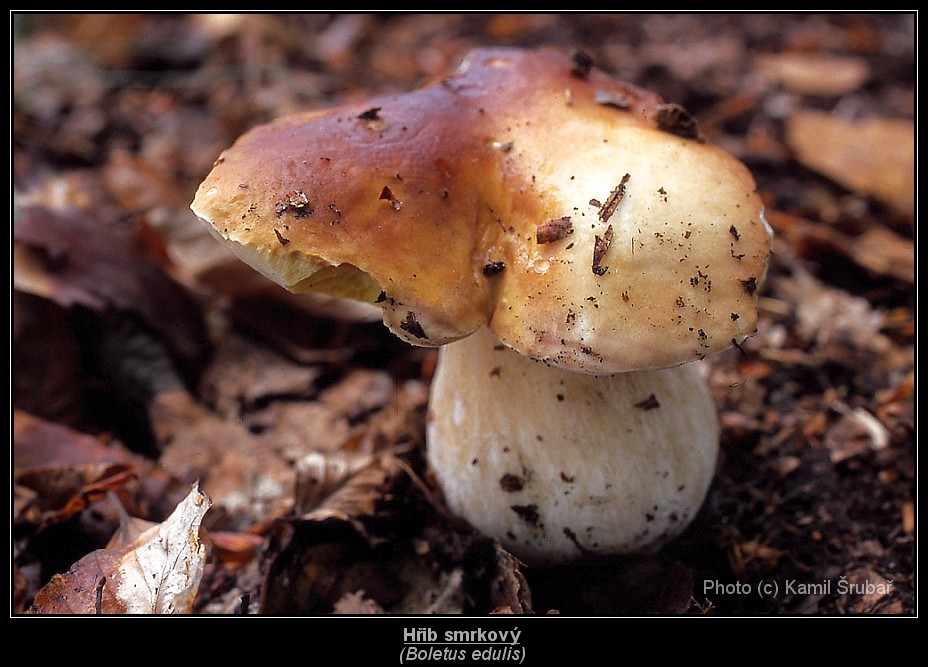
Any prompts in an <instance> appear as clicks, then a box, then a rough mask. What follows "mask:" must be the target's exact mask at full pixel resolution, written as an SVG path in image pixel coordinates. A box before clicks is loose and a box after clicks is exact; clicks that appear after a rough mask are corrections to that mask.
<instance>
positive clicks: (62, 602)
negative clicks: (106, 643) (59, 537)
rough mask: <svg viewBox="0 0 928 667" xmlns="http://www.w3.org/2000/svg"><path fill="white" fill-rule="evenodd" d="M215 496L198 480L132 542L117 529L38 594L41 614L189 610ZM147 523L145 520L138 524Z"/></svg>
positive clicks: (36, 606) (36, 609)
mask: <svg viewBox="0 0 928 667" xmlns="http://www.w3.org/2000/svg"><path fill="white" fill-rule="evenodd" d="M208 509H209V499H208V498H206V496H204V495H203V494H202V493H200V491H199V489H198V488H197V486H196V485H194V487H193V488H192V489H191V491H190V493H189V494H188V495H187V497H186V498H185V499H184V500H183V501H182V502H181V503H180V504H179V505H178V506H177V508H176V509H175V510H174V512H173V513H172V514H171V516H169V517H168V518H167V520H165V521H164V522H163V523H161V524H154V525H152V526H151V527H150V528H148V529H147V530H145V531H144V532H142V533H141V535H139V537H138V538H137V539H136V540H134V541H133V542H131V543H130V544H126V543H125V542H124V540H123V539H122V537H121V534H117V535H114V537H113V539H112V540H111V541H110V544H109V545H108V546H107V547H106V548H105V549H98V550H96V551H92V552H90V553H89V554H87V555H86V556H84V557H83V558H81V559H80V560H79V561H77V562H76V563H74V565H72V566H71V568H70V569H69V570H68V571H67V572H66V573H64V574H56V575H54V576H53V577H52V578H51V580H50V581H49V582H48V583H47V584H46V585H45V586H44V587H43V588H42V589H41V590H40V591H39V592H38V593H37V594H36V596H35V601H34V603H33V606H32V609H31V611H32V612H33V613H37V614H183V613H190V612H191V611H192V610H193V600H194V598H195V597H196V594H197V590H198V588H199V585H200V579H201V578H202V576H203V567H204V564H205V560H206V550H207V545H206V544H205V543H204V542H203V541H202V540H201V539H200V536H199V529H200V522H201V521H202V519H203V515H204V514H205V513H206V510H208ZM135 525H140V526H141V525H143V524H138V523H137V524H135Z"/></svg>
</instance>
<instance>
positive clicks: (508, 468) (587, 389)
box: [192, 48, 771, 564]
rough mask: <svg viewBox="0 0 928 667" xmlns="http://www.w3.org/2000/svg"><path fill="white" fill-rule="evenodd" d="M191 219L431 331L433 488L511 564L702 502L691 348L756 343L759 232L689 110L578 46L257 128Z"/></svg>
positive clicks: (223, 165) (267, 270)
mask: <svg viewBox="0 0 928 667" xmlns="http://www.w3.org/2000/svg"><path fill="white" fill-rule="evenodd" d="M192 209H193V210H194V212H195V213H196V214H197V215H198V216H199V217H200V218H201V219H202V220H203V221H205V222H206V223H207V224H208V225H209V227H210V229H211V230H212V231H213V233H214V234H215V235H216V237H217V238H218V239H219V240H220V241H222V242H223V243H224V244H225V245H227V246H228V247H229V248H231V249H232V250H233V251H234V252H235V253H236V254H237V255H238V256H239V257H241V258H242V259H243V260H244V261H246V262H248V263H249V264H250V265H251V266H253V267H254V268H255V269H257V270H258V271H260V272H261V273H263V274H265V275H266V276H268V277H270V278H271V279H273V280H274V281H276V282H277V283H279V284H281V285H283V286H284V287H286V288H287V289H290V290H291V291H295V292H300V291H322V292H327V293H329V294H333V295H336V296H343V297H350V298H354V299H359V300H362V301H368V302H371V303H376V304H379V305H380V306H381V307H382V309H383V316H384V322H385V324H386V325H387V326H388V327H389V328H390V329H391V330H392V331H393V332H394V333H396V334H397V335H398V336H399V337H400V338H402V339H404V340H406V341H408V342H410V343H411V344H413V345H422V346H441V349H440V352H439V361H438V366H437V368H436V372H435V376H434V379H433V384H432V388H431V397H430V404H429V415H428V425H427V426H428V428H427V449H428V461H429V463H430V466H431V468H432V470H433V472H434V477H435V480H436V481H437V483H438V484H439V485H440V486H441V489H442V491H443V493H444V498H445V500H446V502H447V504H448V507H449V508H450V509H451V510H452V511H453V512H455V513H456V514H458V515H459V516H461V517H462V518H464V519H466V520H467V521H469V522H470V523H471V524H472V525H473V526H474V527H475V528H476V529H478V530H480V531H483V532H485V533H487V534H489V535H492V536H493V537H496V538H498V539H499V540H500V542H501V543H502V544H503V545H504V546H505V547H506V548H508V549H509V550H511V551H512V552H513V553H514V554H515V555H517V556H518V557H520V558H521V559H523V560H524V561H526V562H528V563H539V564H548V563H556V562H563V561H568V560H572V559H576V558H580V557H584V556H587V555H593V554H608V555H617V554H630V553H638V552H647V551H653V550H655V549H657V548H659V547H660V546H661V545H663V544H665V543H666V542H667V541H668V540H670V539H672V538H673V537H675V536H676V535H678V534H679V533H680V532H681V531H682V530H683V529H684V528H685V527H686V525H687V524H688V523H689V521H690V520H692V518H693V517H694V516H695V514H696V512H697V510H698V508H699V507H700V505H701V503H702V502H703V500H704V498H705V494H706V492H707V490H708V488H709V485H710V483H711V480H712V477H713V473H714V470H715V462H716V457H717V452H718V444H719V426H718V421H717V418H716V409H715V406H714V404H713V401H712V397H711V395H710V393H709V390H708V388H707V386H706V384H705V381H704V380H703V378H702V376H701V374H700V372H699V370H698V369H697V368H696V366H695V365H693V364H688V362H692V361H695V360H699V359H703V358H704V357H706V356H708V355H710V354H713V353H716V352H719V351H721V350H724V349H726V348H729V347H730V346H732V345H739V344H740V343H741V342H742V341H743V340H744V339H745V338H746V337H748V336H749V335H751V334H752V333H754V331H755V328H756V322H757V290H758V288H759V286H760V285H761V283H762V281H763V278H764V273H765V270H766V265H767V259H768V256H769V253H770V249H771V239H770V229H769V227H768V225H767V224H766V222H765V220H764V217H763V204H762V202H761V200H760V197H759V196H758V194H757V193H756V191H755V183H754V180H753V178H752V177H751V175H750V173H749V172H748V170H747V168H746V167H745V166H744V165H743V164H741V163H740V162H739V161H738V160H736V159H735V158H734V157H732V156H731V155H730V154H728V153H727V152H725V151H724V150H722V149H721V148H719V147H717V146H713V145H711V144H708V143H705V142H704V141H703V139H702V138H701V136H700V135H699V132H698V129H697V127H696V124H695V122H694V121H693V119H692V118H691V117H690V116H689V115H688V114H687V113H686V112H685V111H684V110H683V109H682V108H680V107H678V106H675V105H672V104H667V103H666V102H665V101H664V100H662V99H661V98H659V97H658V96H656V95H655V94H653V93H650V92H648V91H645V90H643V89H641V88H639V87H636V86H634V85H631V84H628V83H623V82H619V81H616V80H614V79H612V78H610V77H609V76H608V75H607V74H606V73H604V72H601V71H599V70H597V69H595V68H593V67H591V66H590V64H589V61H588V59H586V58H583V57H577V56H573V57H571V56H568V55H566V54H563V53H561V52H559V51H556V50H553V49H542V50H533V51H529V50H519V49H511V48H490V49H478V50H475V51H473V52H472V53H471V54H470V55H469V56H468V57H467V58H466V60H465V61H464V62H463V64H462V66H461V67H460V69H459V70H458V71H457V72H456V73H454V74H452V75H450V76H448V77H445V78H442V79H440V80H437V81H434V82H431V83H429V84H428V85H426V86H423V87H422V88H420V89H418V90H415V91H412V92H408V93H404V94H393V95H382V96H380V97H375V98H372V99H369V100H366V101H364V102H356V103H352V104H348V105H345V106H340V107H337V108H332V109H325V110H318V111H312V112H308V113H304V114H301V115H296V116H292V117H288V118H282V119H279V120H277V121H274V122H272V123H269V124H267V125H263V126H260V127H257V128H255V129H253V130H251V131H249V132H247V133H246V134H245V135H243V136H242V137H241V138H239V139H238V141H236V142H235V144H234V145H233V146H232V147H231V148H229V149H228V150H226V151H225V152H224V153H223V154H222V155H221V156H220V157H219V159H218V160H217V161H216V164H215V165H214V167H213V170H212V171H211V172H210V174H209V175H208V176H207V177H206V179H205V180H204V181H203V183H202V184H201V185H200V187H199V189H198V191H197V193H196V197H195V199H194V201H193V204H192Z"/></svg>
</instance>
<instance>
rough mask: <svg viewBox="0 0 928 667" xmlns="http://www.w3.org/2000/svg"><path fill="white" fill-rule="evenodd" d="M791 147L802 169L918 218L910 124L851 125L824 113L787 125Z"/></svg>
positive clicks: (795, 117) (803, 115) (797, 117)
mask: <svg viewBox="0 0 928 667" xmlns="http://www.w3.org/2000/svg"><path fill="white" fill-rule="evenodd" d="M786 130H787V142H788V144H789V146H790V149H791V150H792V151H793V153H794V154H795V156H796V159H797V160H799V162H801V163H802V164H804V165H805V166H807V167H809V168H810V169H813V170H815V171H817V172H819V173H821V174H823V175H824V176H827V177H828V178H830V179H832V180H833V181H835V182H836V183H838V184H840V185H842V186H844V187H846V188H848V189H849V190H851V191H853V192H857V193H859V194H863V195H869V196H872V197H875V198H876V199H879V200H881V201H883V202H885V203H887V204H889V205H891V206H894V207H896V208H897V209H898V210H899V211H901V212H903V213H905V214H908V215H912V214H913V213H914V209H915V125H914V123H913V122H912V121H910V120H904V119H895V118H867V119H861V120H847V119H845V118H841V117H840V116H836V115H834V114H830V113H825V112H821V111H800V112H797V113H794V114H792V115H791V116H790V117H789V118H788V119H787V124H786Z"/></svg>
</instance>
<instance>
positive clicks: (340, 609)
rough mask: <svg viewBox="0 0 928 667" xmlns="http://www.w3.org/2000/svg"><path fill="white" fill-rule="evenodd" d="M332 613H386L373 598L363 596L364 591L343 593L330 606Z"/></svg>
mask: <svg viewBox="0 0 928 667" xmlns="http://www.w3.org/2000/svg"><path fill="white" fill-rule="evenodd" d="M332 613H333V614H350V615H352V616H359V615H367V614H384V613H386V612H385V611H384V610H383V607H381V606H380V605H379V604H377V602H376V601H375V600H371V599H370V598H366V597H364V591H355V592H353V593H345V594H344V595H343V596H341V598H339V599H338V600H337V601H336V602H335V605H334V607H333V608H332Z"/></svg>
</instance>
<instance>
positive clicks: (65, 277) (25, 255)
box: [13, 205, 208, 362]
mask: <svg viewBox="0 0 928 667" xmlns="http://www.w3.org/2000/svg"><path fill="white" fill-rule="evenodd" d="M13 241H14V248H13V252H14V259H15V261H14V264H13V286H14V288H15V289H17V290H19V291H23V292H27V293H29V294H35V295H37V296H41V297H44V298H46V299H49V300H51V301H54V302H55V303H58V304H59V305H61V306H63V307H65V308H69V307H71V306H75V305H81V306H86V307H87V308H90V309H92V310H95V311H104V310H106V309H108V308H112V309H116V310H119V311H123V312H131V313H134V314H136V315H137V316H139V317H140V318H141V319H142V321H144V322H145V324H147V325H148V326H149V327H150V329H151V330H152V331H155V332H156V333H158V334H159V336H160V337H161V339H162V340H164V341H166V342H167V343H168V344H169V345H170V346H171V348H172V349H173V350H174V351H175V352H176V353H177V354H178V355H179V356H180V357H181V358H183V359H186V360H190V361H191V362H198V361H201V360H202V359H203V358H204V357H205V356H206V352H207V347H208V340H207V336H206V329H205V325H204V322H203V321H202V317H201V309H200V307H199V305H198V304H197V302H196V301H195V300H194V298H193V297H192V296H191V295H190V294H189V293H188V292H187V291H186V289H184V288H183V287H181V286H180V284H178V283H176V282H175V281H174V280H173V279H172V278H171V277H170V275H169V274H168V273H167V272H166V271H165V269H164V268H163V267H162V266H161V265H160V264H159V263H158V262H157V261H155V259H154V258H153V257H152V256H151V255H150V254H149V253H148V252H147V250H146V249H145V247H144V245H143V244H142V243H141V241H140V239H139V237H138V236H137V235H136V233H135V231H134V230H133V229H132V228H130V227H128V226H121V225H116V224H106V223H103V222H100V220H99V219H98V218H96V217H94V216H93V215H92V214H91V213H89V212H86V211H82V210H79V209H76V208H68V209H65V210H60V211H59V210H53V209H50V208H45V207H43V206H36V205H27V206H15V207H14V211H13Z"/></svg>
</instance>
